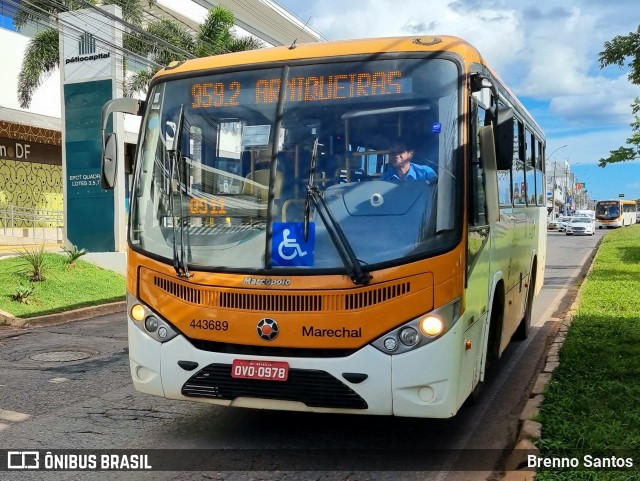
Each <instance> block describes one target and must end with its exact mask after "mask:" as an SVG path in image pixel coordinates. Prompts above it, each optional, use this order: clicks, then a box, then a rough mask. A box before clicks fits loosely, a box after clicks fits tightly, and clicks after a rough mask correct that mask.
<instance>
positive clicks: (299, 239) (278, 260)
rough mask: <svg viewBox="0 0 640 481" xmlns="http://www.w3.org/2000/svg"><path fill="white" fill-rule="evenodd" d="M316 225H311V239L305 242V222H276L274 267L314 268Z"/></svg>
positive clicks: (272, 254) (272, 246) (273, 250)
mask: <svg viewBox="0 0 640 481" xmlns="http://www.w3.org/2000/svg"><path fill="white" fill-rule="evenodd" d="M315 244H316V225H315V223H314V222H310V223H309V239H307V241H306V242H305V240H304V222H274V223H273V237H272V240H271V260H272V262H273V265H274V266H280V267H283V266H312V265H313V251H314V248H315Z"/></svg>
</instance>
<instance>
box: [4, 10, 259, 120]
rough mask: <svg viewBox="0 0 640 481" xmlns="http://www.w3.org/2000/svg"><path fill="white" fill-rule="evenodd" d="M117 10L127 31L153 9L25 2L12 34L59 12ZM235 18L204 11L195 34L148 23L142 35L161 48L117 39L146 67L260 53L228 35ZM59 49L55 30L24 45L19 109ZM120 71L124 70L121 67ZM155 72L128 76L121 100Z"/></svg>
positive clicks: (247, 40) (137, 39)
mask: <svg viewBox="0 0 640 481" xmlns="http://www.w3.org/2000/svg"><path fill="white" fill-rule="evenodd" d="M97 3H100V4H102V5H118V6H120V7H121V8H122V17H123V19H124V20H125V21H127V22H129V23H131V24H132V25H136V26H141V25H142V23H143V18H144V13H145V10H144V8H145V6H147V7H151V6H153V5H155V3H156V0H103V1H101V2H98V1H97V0H62V1H60V2H51V1H50V0H31V1H30V2H29V3H28V4H26V3H20V7H19V9H18V13H17V14H16V17H15V20H14V23H15V25H16V28H17V29H18V30H20V29H22V28H23V27H25V26H26V25H28V24H30V23H32V22H40V21H41V20H42V18H43V17H47V15H49V16H55V15H57V14H58V13H60V12H65V11H69V10H78V9H82V8H86V7H87V6H88V5H96V4H97ZM234 21H235V18H234V16H233V13H232V12H231V10H229V9H228V8H226V7H221V6H216V7H214V8H213V9H212V10H210V11H209V14H208V16H207V19H206V21H205V23H204V24H203V25H201V26H200V28H199V29H198V31H197V32H195V33H194V32H192V31H191V30H189V29H187V28H185V27H184V26H183V25H181V24H180V23H178V22H177V21H175V20H169V19H162V20H156V21H154V22H151V23H149V24H148V25H147V26H146V28H144V27H143V30H145V32H146V33H149V34H153V35H155V36H156V37H159V38H160V39H162V40H163V41H165V44H169V45H167V46H163V45H162V42H150V41H149V40H148V38H145V37H146V34H145V33H140V31H138V32H135V31H134V32H131V33H128V34H126V35H125V37H124V39H123V43H124V48H125V49H126V50H128V51H133V52H136V53H137V54H139V55H142V56H146V57H147V58H148V59H149V60H150V64H155V65H166V64H168V63H169V62H171V61H172V60H184V59H185V58H187V55H186V54H189V55H190V56H192V57H196V56H204V55H217V54H220V53H227V52H237V51H241V50H251V49H256V48H260V47H262V43H261V42H260V41H259V40H256V39H255V38H253V37H242V38H237V37H235V36H234V35H233V34H232V33H231V28H232V27H233V26H234ZM171 45H174V46H176V47H179V49H180V50H182V52H183V53H176V50H175V49H171V48H170V46H171ZM59 63H60V46H59V37H58V30H57V29H56V28H46V29H43V30H40V31H39V32H38V33H36V35H35V36H34V37H33V38H32V39H31V40H30V41H29V44H28V45H27V50H26V52H25V56H24V60H23V62H22V68H21V69H20V73H19V75H18V100H19V102H20V106H21V107H22V108H28V107H29V105H30V104H31V100H32V98H33V94H34V92H35V90H36V89H37V88H38V87H39V86H40V85H41V84H42V82H43V81H44V80H45V79H46V78H47V77H49V76H50V75H51V73H52V72H53V71H54V70H55V69H56V68H58V67H59ZM125 68H126V64H125ZM157 70H158V68H155V69H154V68H151V67H148V68H146V69H143V70H141V71H140V72H138V73H135V74H133V75H132V76H131V77H130V78H129V79H128V81H127V82H126V84H125V89H124V90H125V95H131V94H133V93H135V92H141V91H144V90H146V87H147V85H148V82H149V80H150V79H151V77H153V75H154V74H155V72H156V71H157Z"/></svg>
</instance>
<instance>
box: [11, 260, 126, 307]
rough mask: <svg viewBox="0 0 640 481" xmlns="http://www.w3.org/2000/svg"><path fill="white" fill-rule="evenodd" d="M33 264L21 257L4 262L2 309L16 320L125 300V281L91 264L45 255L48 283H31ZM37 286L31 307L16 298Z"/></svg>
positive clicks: (31, 298) (31, 300) (121, 277)
mask: <svg viewBox="0 0 640 481" xmlns="http://www.w3.org/2000/svg"><path fill="white" fill-rule="evenodd" d="M29 267H30V266H29V264H28V263H27V262H26V261H25V260H24V259H21V258H19V257H10V258H6V259H2V260H0V310H3V311H5V312H8V313H10V314H13V315H14V316H16V317H23V318H25V317H34V316H41V315H44V314H53V313H56V312H63V311H67V310H70V309H77V308H79V307H86V306H94V305H98V304H105V303H108V302H115V301H121V300H124V298H125V278H124V277H123V276H121V275H119V274H117V273H115V272H112V271H110V270H107V269H102V268H101V267H97V266H95V265H93V264H91V263H89V262H85V261H82V260H77V261H76V265H75V267H72V266H70V265H69V263H68V256H66V255H65V256H62V255H59V254H54V253H45V270H44V276H45V279H46V280H45V281H43V282H31V281H30V280H29V276H28V272H29ZM21 285H22V286H33V287H34V293H33V295H32V296H30V297H29V299H28V300H29V301H30V303H29V304H25V303H22V302H18V301H15V300H13V299H12V296H13V295H14V294H15V293H16V292H17V291H18V289H19V288H20V286H21Z"/></svg>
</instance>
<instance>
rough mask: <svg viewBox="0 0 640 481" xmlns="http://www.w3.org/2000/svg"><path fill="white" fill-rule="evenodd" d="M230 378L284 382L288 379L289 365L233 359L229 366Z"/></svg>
mask: <svg viewBox="0 0 640 481" xmlns="http://www.w3.org/2000/svg"><path fill="white" fill-rule="evenodd" d="M231 377H234V378H236V379H259V380H261V381H286V380H287V379H289V364H288V363H286V362H281V361H253V360H250V359H234V360H233V364H231Z"/></svg>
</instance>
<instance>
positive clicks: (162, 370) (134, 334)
mask: <svg viewBox="0 0 640 481" xmlns="http://www.w3.org/2000/svg"><path fill="white" fill-rule="evenodd" d="M128 326H129V327H128V334H129V357H130V368H131V377H132V379H133V383H134V386H135V388H136V390H138V391H140V392H143V393H147V394H151V395H156V396H163V397H166V398H169V399H182V400H189V401H198V402H206V403H212V404H218V405H225V406H234V407H247V408H255V409H273V410H287V411H307V412H323V413H347V414H368V415H395V416H408V417H425V418H448V417H451V416H453V415H454V414H455V413H456V411H457V409H458V405H457V404H456V403H457V401H456V399H457V397H458V392H457V390H456V387H455V386H456V385H455V383H452V382H450V379H452V378H454V377H453V376H455V374H456V372H459V369H460V364H459V362H456V356H455V355H454V354H453V353H455V352H456V350H455V349H453V347H454V345H457V344H458V341H457V337H458V335H457V334H456V330H455V329H454V330H453V331H450V332H448V333H447V334H445V335H444V336H443V337H442V338H440V339H439V340H437V341H436V342H433V343H431V344H428V345H426V346H424V347H422V348H420V349H416V350H414V351H410V352H407V353H404V354H401V355H397V356H389V355H387V354H384V353H382V352H380V351H379V350H377V349H376V348H374V347H372V346H370V345H367V346H365V347H363V348H362V349H360V350H358V351H357V352H355V353H354V354H352V355H350V356H347V357H334V358H297V357H296V358H286V359H284V358H278V357H272V356H246V355H239V354H226V353H219V352H209V351H203V350H200V349H197V348H195V347H194V346H193V345H192V344H191V343H190V342H189V341H188V340H187V339H186V338H185V337H184V336H182V335H178V336H177V337H175V338H173V339H171V340H170V341H167V342H165V343H160V342H157V341H156V340H155V339H152V338H151V337H150V336H148V335H147V334H146V333H145V332H143V331H142V330H141V329H139V328H138V327H137V326H136V325H135V324H134V323H133V321H131V319H129V321H128ZM236 359H243V360H260V361H281V362H282V361H284V362H287V363H288V364H289V375H290V378H289V379H288V380H287V381H285V382H281V381H255V380H249V382H246V381H247V380H244V379H234V378H232V376H231V375H230V371H231V365H232V363H233V361H234V360H236ZM184 361H186V362H187V363H186V364H187V365H188V368H189V370H187V369H185V368H184V367H181V366H180V365H179V362H180V364H182V365H183V366H184V365H185V362H184ZM294 373H295V375H294ZM294 377H295V379H294ZM296 379H297V380H298V381H299V380H302V381H301V382H298V381H297V380H296Z"/></svg>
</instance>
